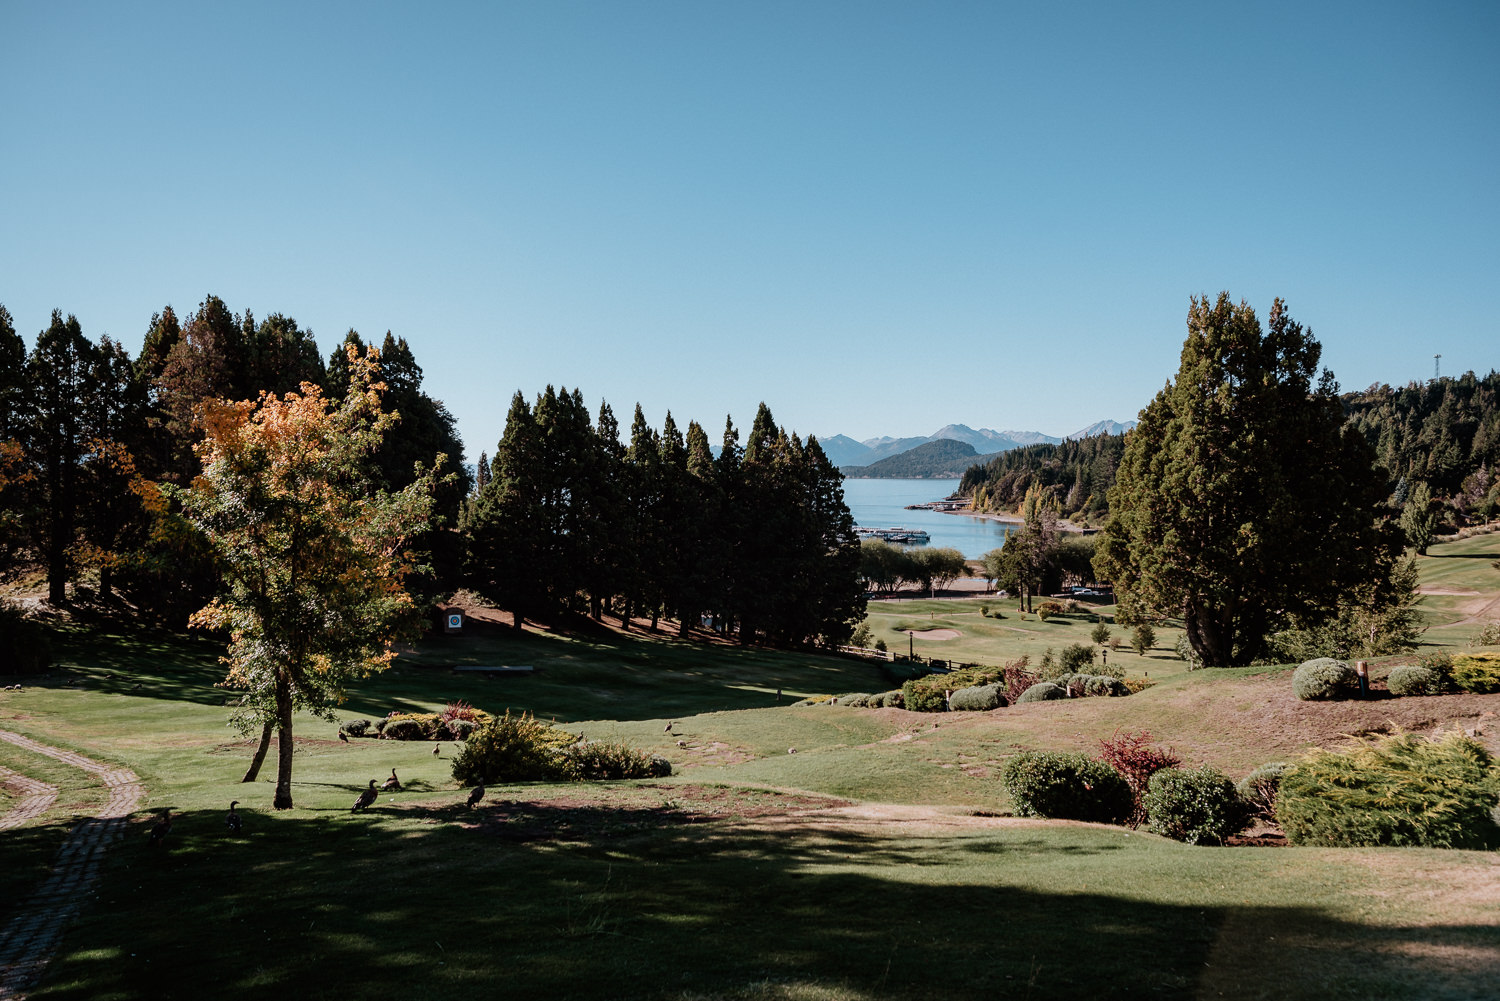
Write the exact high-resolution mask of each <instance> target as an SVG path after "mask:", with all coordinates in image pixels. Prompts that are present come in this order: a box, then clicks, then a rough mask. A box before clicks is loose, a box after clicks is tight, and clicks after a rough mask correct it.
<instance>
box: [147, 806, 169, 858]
mask: <svg viewBox="0 0 1500 1001" xmlns="http://www.w3.org/2000/svg"><path fill="white" fill-rule="evenodd" d="M171 833H172V808H171V807H170V806H169V807H167V808H166V809H165V810H163V811H162V812H161V819H160V820H158V821H157V822H156V826H155V827H153V828H151V847H152V848H155V847H156V846H157V845H159V844H161V843H162V842H164V841H166V840H167V835H168V834H171Z"/></svg>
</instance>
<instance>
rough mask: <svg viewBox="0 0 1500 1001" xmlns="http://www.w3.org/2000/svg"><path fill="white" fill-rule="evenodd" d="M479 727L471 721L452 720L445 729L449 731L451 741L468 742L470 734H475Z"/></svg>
mask: <svg viewBox="0 0 1500 1001" xmlns="http://www.w3.org/2000/svg"><path fill="white" fill-rule="evenodd" d="M477 725H478V724H476V723H475V722H474V721H473V720H469V719H450V720H449V721H448V723H447V725H446V727H445V729H446V730H447V731H448V734H449V739H450V740H468V739H469V734H471V733H473V732H474V728H475V727H476V726H477Z"/></svg>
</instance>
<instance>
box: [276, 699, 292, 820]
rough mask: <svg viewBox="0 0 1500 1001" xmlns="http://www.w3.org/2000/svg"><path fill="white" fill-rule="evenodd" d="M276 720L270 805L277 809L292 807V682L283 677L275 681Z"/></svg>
mask: <svg viewBox="0 0 1500 1001" xmlns="http://www.w3.org/2000/svg"><path fill="white" fill-rule="evenodd" d="M276 722H277V728H278V730H279V731H280V732H279V733H278V734H277V741H276V798H275V799H273V800H272V801H271V806H272V807H274V808H275V809H277V810H290V809H291V808H292V750H293V744H292V684H291V682H290V681H288V680H286V679H285V678H283V679H282V680H280V681H278V682H277V683H276Z"/></svg>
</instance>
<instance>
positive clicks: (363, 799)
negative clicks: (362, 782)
mask: <svg viewBox="0 0 1500 1001" xmlns="http://www.w3.org/2000/svg"><path fill="white" fill-rule="evenodd" d="M379 795H380V794H379V793H378V792H376V791H375V780H374V779H371V780H370V788H368V789H365V790H363V791H361V792H360V794H359V799H356V800H355V801H354V805H353V806H351V807H350V808H349V812H350V813H354V812H356V811H358V810H363V809H364V808H365V807H367V806H369V805H370V804H371V803H373V802H375V797H376V796H379Z"/></svg>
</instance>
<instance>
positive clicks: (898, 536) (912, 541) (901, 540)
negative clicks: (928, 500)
mask: <svg viewBox="0 0 1500 1001" xmlns="http://www.w3.org/2000/svg"><path fill="white" fill-rule="evenodd" d="M854 531H855V533H856V534H857V535H858V536H859V537H860V538H861V539H879V540H881V541H882V542H895V543H898V544H901V545H909V546H910V545H915V546H924V545H926V544H927V543H928V541H929V540H930V539H931V536H929V535H928V534H927V533H926V532H924V531H922V530H921V529H920V528H861V527H859V526H855V529H854Z"/></svg>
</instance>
